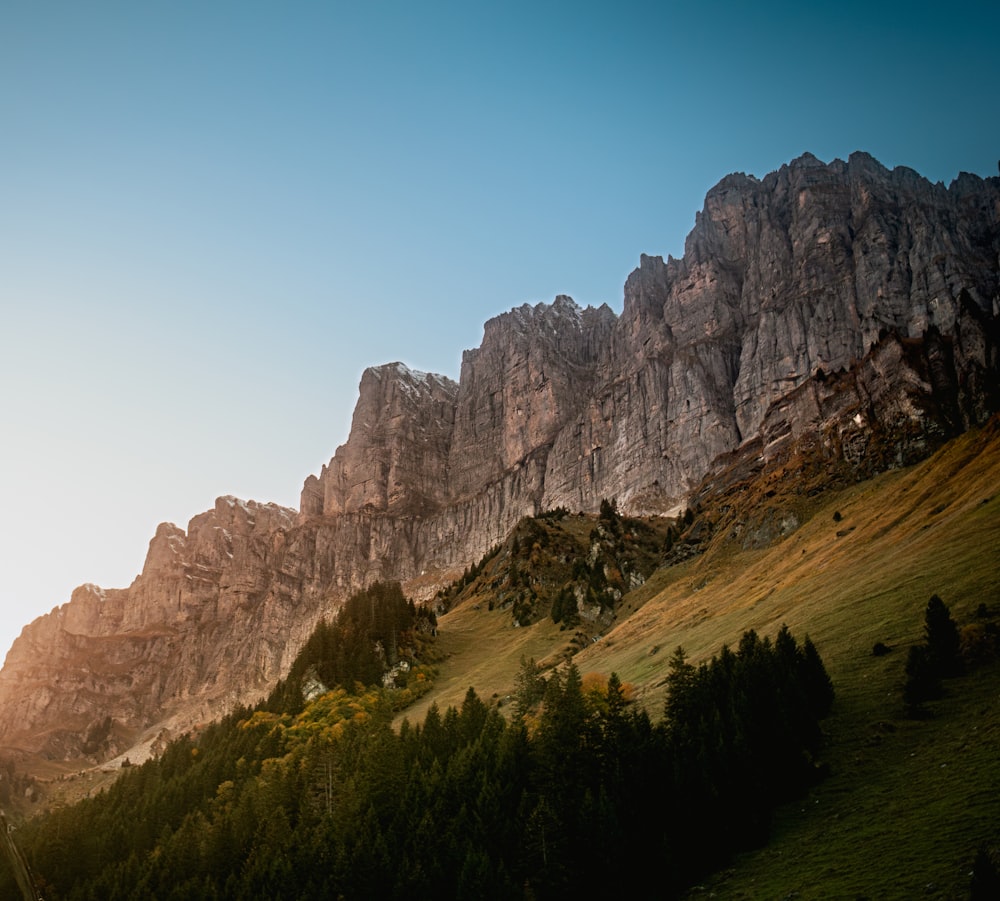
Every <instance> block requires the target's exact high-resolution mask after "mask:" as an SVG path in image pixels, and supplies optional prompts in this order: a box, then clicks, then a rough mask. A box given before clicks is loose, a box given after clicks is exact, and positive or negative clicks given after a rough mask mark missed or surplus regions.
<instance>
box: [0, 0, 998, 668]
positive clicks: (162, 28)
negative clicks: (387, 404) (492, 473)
mask: <svg viewBox="0 0 1000 901" xmlns="http://www.w3.org/2000/svg"><path fill="white" fill-rule="evenodd" d="M990 7H992V9H991V8H990ZM998 36H1000V7H998V6H997V5H996V4H986V3H981V2H977V3H969V2H966V0H955V2H952V3H949V4H921V3H919V2H917V3H914V2H909V3H905V4H904V3H895V2H887V3H875V4H868V3H866V4H864V5H861V4H857V5H854V4H852V3H850V2H847V3H839V4H824V5H819V4H813V3H801V2H800V3H794V4H793V3H775V2H767V0H762V2H756V3H737V2H712V0H706V2H697V3H668V2H661V3H635V2H628V0H617V2H615V3H610V2H608V3H590V4H588V3H586V2H580V0H576V2H573V3H568V2H545V0H534V2H531V3H522V2H519V0H506V2H504V3H479V2H469V0H464V2H455V3H451V2H447V3H435V2H432V0H424V2H422V3H414V2H412V0H411V2H405V3H396V2H380V0H371V2H367V3H357V2H355V3H346V2H345V3H341V2H335V0H330V2H325V3H318V2H294V0H291V2H287V3H281V4H278V3H271V2H267V3H264V2H254V0H244V2H225V0H218V2H213V3H201V2H185V0H175V2H156V0H151V2H148V3H141V4H138V3H128V2H124V0H122V2H102V0H94V2H91V3H86V4H83V3H78V2H75V0H74V2H60V0H51V2H47V3H44V4H42V3H37V2H22V0H5V2H4V3H3V4H0V428H2V435H3V438H2V440H0V454H2V456H0V504H2V507H0V657H2V655H3V654H4V653H5V651H6V649H7V648H8V647H9V646H10V644H11V642H12V641H13V640H14V638H15V637H16V636H17V634H18V633H19V632H20V630H21V628H22V626H24V625H25V624H27V623H29V622H30V621H31V620H33V619H35V618H36V617H37V616H39V615H41V614H43V613H46V612H48V611H49V610H51V609H52V608H53V607H55V606H58V605H60V604H62V603H64V602H66V601H68V600H69V597H70V594H71V592H72V590H73V588H74V587H75V586H77V585H80V584H82V583H85V582H93V583H96V584H98V585H101V586H102V587H105V588H122V587H127V586H128V585H129V584H130V583H131V581H132V580H133V578H134V577H135V576H136V575H137V574H138V573H139V572H140V570H141V569H142V564H143V560H144V558H145V554H146V549H147V546H148V543H149V540H150V538H151V537H152V535H153V533H154V531H155V529H156V526H157V524H158V523H160V522H164V521H170V522H174V523H177V524H178V525H180V526H182V527H186V525H187V522H188V521H189V520H190V518H191V517H193V516H194V515H196V514H198V513H200V512H202V511H203V510H206V509H209V508H210V507H212V506H213V504H214V501H215V498H216V497H218V496H221V495H225V494H233V495H236V496H238V497H241V498H246V499H251V498H252V499H254V500H259V501H274V502H276V503H281V504H285V505H288V506H293V507H297V506H298V500H299V491H300V489H301V486H302V482H303V480H304V479H305V478H306V476H308V475H309V474H310V473H317V472H318V471H319V469H320V467H321V466H322V465H323V464H324V463H325V462H327V461H328V460H329V459H330V457H331V456H332V455H333V453H334V451H335V449H336V447H337V446H338V445H340V444H342V443H343V442H344V441H345V440H346V438H347V434H348V429H349V426H350V418H351V413H352V411H353V407H354V403H355V401H356V399H357V388H358V382H359V380H360V377H361V373H362V371H363V370H364V368H365V367H367V366H370V365H377V364H381V363H386V362H394V361H397V360H398V361H402V362H405V363H406V364H407V365H409V366H411V367H413V368H415V369H420V370H425V371H433V372H438V373H442V374H445V375H449V376H451V377H453V378H457V377H458V374H459V367H460V363H461V355H462V351H463V350H465V349H468V348H473V347H476V346H478V345H479V343H480V342H481V339H482V329H483V323H484V322H485V321H486V320H487V319H489V318H491V317H492V316H495V315H497V314H499V313H501V312H504V311H505V310H508V309H510V308H512V307H514V306H518V305H520V304H523V303H532V304H535V303H539V302H543V301H544V302H551V301H552V299H553V298H554V297H555V296H556V295H557V294H569V295H571V296H572V297H573V298H574V299H576V301H577V302H578V303H580V304H581V305H586V304H593V305H599V304H601V303H608V304H609V305H610V306H611V307H612V309H614V310H615V311H616V312H620V311H621V307H622V293H623V285H624V282H625V279H626V278H627V276H628V274H629V272H630V271H631V270H632V269H633V268H634V267H635V266H637V265H638V261H639V256H640V254H642V253H646V254H651V255H661V256H666V255H667V254H672V255H673V256H675V257H680V256H682V255H683V251H684V239H685V237H686V235H687V233H688V232H689V231H690V229H691V227H692V226H693V224H694V218H695V213H696V211H698V210H700V209H701V207H702V205H703V201H704V196H705V193H706V191H708V189H709V188H711V187H712V185H714V184H715V183H717V182H718V181H719V180H720V179H722V178H723V177H724V176H725V175H727V174H728V173H730V172H735V171H741V172H748V173H751V174H754V175H756V176H758V177H763V176H764V175H766V174H767V173H768V172H770V171H773V170H775V169H777V168H779V167H780V166H781V165H782V164H784V163H787V162H789V161H791V160H792V159H794V158H795V157H797V156H800V155H801V154H802V153H803V152H806V151H809V152H811V153H813V154H815V155H816V156H818V157H819V158H820V159H821V160H824V161H827V162H828V161H830V160H832V159H834V158H840V159H846V158H847V156H848V155H849V154H850V153H852V152H853V151H855V150H864V151H867V152H869V153H871V154H872V155H873V156H875V157H876V158H877V159H879V160H880V161H881V162H882V163H883V164H884V165H887V166H890V167H892V166H897V165H905V166H908V167H910V168H912V169H915V170H917V171H918V172H919V173H921V174H922V175H924V176H926V177H928V178H929V179H930V180H932V181H943V182H945V183H948V182H950V181H951V180H952V179H953V178H955V177H956V176H957V175H958V173H959V172H960V171H968V172H974V173H976V174H978V175H981V176H984V177H985V176H990V175H997V165H998V163H997V160H998V157H1000V91H998V87H1000V54H998V53H997V52H996V39H997V37H998Z"/></svg>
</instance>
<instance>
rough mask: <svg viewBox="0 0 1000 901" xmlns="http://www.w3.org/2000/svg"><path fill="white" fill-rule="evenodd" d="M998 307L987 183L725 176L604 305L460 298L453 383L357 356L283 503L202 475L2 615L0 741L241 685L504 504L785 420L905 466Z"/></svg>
mask: <svg viewBox="0 0 1000 901" xmlns="http://www.w3.org/2000/svg"><path fill="white" fill-rule="evenodd" d="M998 318H1000V179H997V178H991V179H986V180H983V179H980V178H977V177H975V176H971V175H964V174H963V175H962V176H960V177H959V178H958V179H957V180H956V181H955V182H953V183H952V184H951V185H950V186H949V187H947V188H946V187H945V186H943V185H940V184H938V185H932V184H931V183H929V182H928V181H926V180H925V179H923V178H921V177H920V176H919V175H917V174H916V173H915V172H913V171H911V170H908V169H902V168H898V169H895V170H892V171H889V170H887V169H885V168H884V167H883V166H881V165H880V164H879V163H877V162H876V161H875V160H873V159H872V158H871V157H869V156H867V155H865V154H854V155H852V156H851V158H850V159H849V160H848V161H847V162H846V163H845V162H842V161H839V160H837V161H834V162H832V163H830V164H828V165H827V164H824V163H822V162H820V161H819V160H817V159H816V158H815V157H812V156H810V155H806V156H803V157H801V158H800V159H798V160H795V161H794V162H792V163H791V164H789V165H787V166H783V167H782V168H781V169H780V170H779V171H777V172H772V173H771V174H769V175H767V176H766V177H765V178H764V179H762V180H758V179H756V178H753V177H751V176H747V175H730V176H727V177H726V178H725V179H723V180H722V181H721V182H720V183H719V184H718V185H717V186H716V187H715V188H713V189H712V190H711V191H710V192H709V193H708V196H707V197H706V199H705V206H704V209H703V210H702V211H701V213H699V214H698V216H697V219H696V224H695V227H694V229H693V230H692V232H691V234H690V235H689V237H688V239H687V243H686V246H685V253H684V257H683V259H681V260H674V259H670V258H668V259H667V261H666V262H664V261H663V260H662V259H661V258H659V257H648V256H643V257H641V260H640V264H639V267H638V268H637V269H636V270H635V271H634V272H633V273H632V274H631V276H629V278H628V281H627V282H626V284H625V291H624V305H623V310H622V313H621V315H620V316H616V315H615V314H614V313H613V312H612V311H611V310H610V309H609V308H608V307H607V306H602V307H600V308H598V309H594V308H587V309H580V308H579V307H578V306H577V305H576V304H575V303H574V302H573V301H572V300H571V299H570V298H568V297H562V296H560V297H557V298H556V299H555V301H554V302H553V303H552V304H538V305H537V306H533V307H532V306H528V305H525V306H521V307H518V308H516V309H513V310H511V311H510V312H508V313H504V314H503V315H501V316H498V317H496V318H495V319H492V320H490V321H489V322H487V323H486V325H485V329H484V334H483V342H482V345H481V346H480V347H479V348H477V349H475V350H470V351H466V353H465V354H464V357H463V361H462V370H461V375H460V379H459V381H458V383H455V382H453V381H452V380H450V379H447V378H445V377H443V376H437V375H432V374H427V373H419V372H415V371H412V370H410V369H408V368H407V367H405V366H403V365H402V364H398V363H396V364H389V365H386V366H380V367H374V368H371V369H368V370H366V371H365V373H364V375H363V376H362V379H361V385H360V389H359V399H358V404H357V407H356V409H355V413H354V420H353V423H352V427H351V433H350V436H349V438H348V440H347V441H346V442H345V444H344V445H343V446H341V447H340V448H338V449H337V452H336V454H335V455H334V457H333V459H332V460H331V461H330V463H329V464H328V465H327V466H325V467H323V470H322V472H321V473H320V474H319V475H318V476H309V478H308V479H306V482H305V485H304V487H303V491H302V497H301V510H300V512H299V513H298V514H296V513H295V511H292V510H287V509H282V508H279V507H276V506H274V505H267V504H256V503H254V502H242V501H237V500H236V499H234V498H221V499H220V500H219V501H217V503H216V506H215V509H214V510H212V511H209V512H207V513H204V514H201V515H199V516H196V517H195V518H194V519H192V520H191V522H190V523H189V525H188V528H187V530H186V531H184V530H182V529H179V528H177V527H176V526H173V525H163V526H161V527H160V528H159V529H158V530H157V533H156V535H155V536H154V538H153V540H152V541H151V543H150V549H149V554H148V556H147V560H146V564H145V566H144V568H143V572H142V574H141V575H140V576H139V577H138V578H137V579H136V580H135V582H134V583H133V584H132V585H131V586H130V587H129V588H127V589H121V590H114V591H103V590H101V589H98V588H96V587H94V586H83V587H82V588H80V589H77V590H76V591H75V592H74V594H73V597H72V598H71V600H70V602H69V603H67V604H64V605H63V606H62V607H60V608H57V609H56V610H54V611H53V612H52V613H51V614H49V615H48V616H45V617H41V618H40V619H38V620H36V621H35V622H34V623H33V624H31V625H30V626H28V627H26V629H25V630H24V632H23V633H22V636H21V637H20V639H18V641H17V643H15V645H14V648H13V649H12V650H11V653H10V655H9V657H8V659H7V663H6V666H5V668H4V669H3V671H2V672H0V742H3V743H9V744H18V745H20V746H23V747H26V748H30V749H32V750H46V751H47V752H48V753H50V754H52V755H54V756H73V755H74V754H77V753H80V752H81V750H83V749H87V750H88V753H93V754H95V755H96V756H102V755H104V756H107V755H109V754H112V753H113V752H115V751H116V750H119V749H124V748H125V747H127V746H128V745H129V743H130V742H131V741H132V740H133V739H134V738H135V736H136V735H137V734H138V732H139V731H140V730H141V729H143V728H146V727H148V726H150V725H152V724H156V723H161V722H164V721H169V722H171V723H173V724H174V725H175V726H177V727H186V726H188V725H190V724H191V723H193V722H195V721H197V720H198V719H203V718H206V717H208V716H210V715H215V714H217V713H218V712H219V711H220V710H221V709H222V708H224V707H225V706H226V705H228V704H231V703H233V702H235V701H244V700H252V699H253V698H255V697H257V696H259V695H260V694H261V693H262V692H263V691H264V690H265V689H266V688H267V687H269V686H270V685H271V684H273V682H274V680H275V679H276V678H278V677H279V676H280V675H281V674H282V673H283V672H285V671H286V669H287V667H288V665H289V664H290V662H291V659H292V658H293V656H294V653H295V651H296V650H297V649H298V647H299V646H300V645H301V643H302V641H303V640H304V639H305V637H306V636H307V635H308V633H309V631H310V630H311V629H312V627H313V625H314V624H315V622H316V621H317V619H318V618H319V617H320V616H321V615H324V614H328V613H329V612H331V611H332V610H334V609H335V608H336V606H337V605H338V604H339V603H340V602H341V601H342V600H343V599H344V597H345V596H346V595H347V594H348V593H349V592H350V591H351V590H353V589H356V588H358V587H361V586H363V585H364V584H366V583H368V582H371V581H373V580H375V579H378V578H393V579H401V580H407V579H413V578H414V577H418V576H420V574H421V573H422V572H424V571H428V572H429V573H430V575H429V576H425V577H424V579H423V580H421V581H420V583H419V584H420V585H421V587H422V589H423V590H426V591H427V592H430V591H433V589H434V587H435V586H436V582H435V579H434V575H433V574H434V573H437V574H438V579H437V581H438V582H440V581H443V580H444V579H445V578H446V576H447V575H448V574H449V573H453V572H454V571H455V569H456V568H457V569H461V568H464V567H465V566H466V565H467V564H468V563H469V562H470V561H473V560H475V559H477V558H478V557H479V556H481V555H482V554H483V553H484V552H485V551H486V550H487V549H488V548H489V547H490V546H492V545H493V544H495V543H497V542H498V541H500V540H501V539H502V538H503V537H504V536H505V535H506V534H507V532H508V531H509V530H510V529H511V528H512V527H513V526H514V524H515V523H516V522H517V521H518V520H519V519H520V518H521V517H522V516H523V515H526V514H533V513H537V512H539V511H541V510H543V509H549V508H552V507H555V506H560V505H561V506H566V507H568V508H570V509H571V510H589V511H595V510H597V509H598V507H599V505H600V501H601V499H602V498H605V497H607V498H610V497H616V498H617V499H618V504H619V506H620V507H621V508H623V509H624V510H626V511H629V512H636V513H639V512H666V511H670V510H675V509H677V508H679V507H682V506H683V505H684V504H685V503H686V501H687V499H688V496H689V494H690V492H691V491H692V490H693V489H694V488H695V487H696V486H697V485H698V484H699V482H701V480H702V479H703V477H704V476H705V475H706V473H708V472H709V471H710V470H711V469H712V465H713V461H714V460H716V459H717V458H718V457H719V456H720V455H724V454H725V455H729V456H730V459H732V455H733V454H734V453H741V454H744V455H751V456H752V455H755V454H756V455H766V454H768V453H774V452H775V449H776V448H779V447H780V446H782V444H783V443H787V442H788V441H792V440H798V439H800V438H801V437H803V436H808V435H814V436H822V440H823V441H825V442H826V443H827V444H828V445H829V451H828V452H829V453H830V454H834V455H839V456H840V457H841V458H842V459H843V460H845V461H846V462H847V463H848V464H849V465H851V466H853V467H855V468H856V469H857V471H858V472H871V471H874V470H876V469H878V468H884V467H885V466H888V465H898V464H901V463H906V462H911V461H912V460H914V459H916V458H918V457H919V456H920V455H921V454H924V453H927V452H929V451H930V450H932V449H933V447H934V446H936V445H937V444H938V443H940V442H941V441H943V440H945V439H946V438H948V437H950V436H951V435H954V434H956V433H958V432H959V431H961V430H962V429H964V428H967V427H968V426H970V425H972V424H976V423H981V422H983V421H985V419H986V418H987V417H988V416H989V415H990V414H991V413H992V412H994V411H996V410H997V409H1000V398H998V383H1000V377H998V373H1000V366H998V354H1000V351H998V344H1000V341H998V325H997V323H998ZM875 433H878V441H877V442H873V441H871V440H869V439H870V438H871V437H872V436H873V435H874V434H875ZM876 443H877V445H878V451H877V453H876V452H875V450H874V447H875V444H876ZM416 584H417V583H414V586H416ZM108 716H110V717H111V718H112V722H113V726H114V728H112V729H111V730H110V731H109V730H108V729H106V728H105V727H104V726H105V724H106V718H107V717H108ZM88 734H89V735H90V736H91V739H90V740H89V741H88V740H86V735H88ZM97 734H99V735H100V736H101V742H100V743H99V744H100V748H99V749H98V750H97V751H91V750H90V749H91V746H93V745H94V740H93V736H94V735H97Z"/></svg>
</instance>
